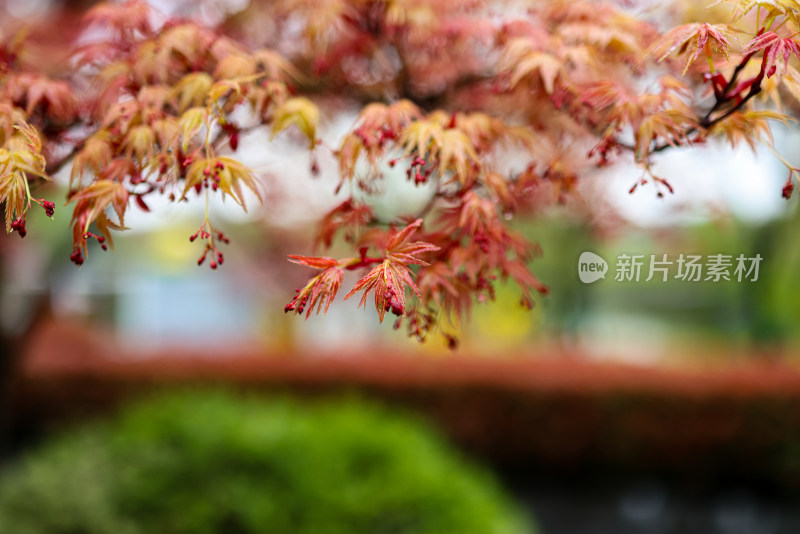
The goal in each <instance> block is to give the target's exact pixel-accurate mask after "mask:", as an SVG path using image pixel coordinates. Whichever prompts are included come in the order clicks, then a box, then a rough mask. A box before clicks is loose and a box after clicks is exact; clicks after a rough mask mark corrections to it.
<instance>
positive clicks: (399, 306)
mask: <svg viewBox="0 0 800 534" xmlns="http://www.w3.org/2000/svg"><path fill="white" fill-rule="evenodd" d="M421 225H422V219H417V220H416V221H414V222H413V223H411V224H409V225H408V226H406V227H405V228H403V229H402V230H400V231H399V232H397V233H395V234H394V235H393V236H392V237H391V238H389V241H388V242H387V243H386V259H385V260H384V261H383V263H381V264H380V265H376V266H375V267H374V268H373V269H372V270H371V271H370V272H369V273H367V275H366V276H364V277H363V278H362V279H361V280H359V281H358V282H357V283H356V285H355V286H354V287H353V289H352V291H350V293H348V294H347V295H346V296H345V297H344V298H345V300H346V299H348V298H350V297H352V296H353V295H355V294H356V293H358V292H359V291H363V292H364V294H363V295H361V301H360V302H359V304H358V305H359V306H366V304H367V298H368V296H369V293H370V292H371V291H374V292H375V308H376V309H377V311H378V318H379V319H380V321H381V322H383V318H384V316H385V315H386V312H388V311H391V312H392V313H393V314H395V315H397V316H402V315H403V314H404V313H405V311H406V294H405V293H406V292H405V289H406V286H408V287H409V288H411V290H412V291H413V292H414V293H415V294H416V295H417V298H419V297H420V293H419V289H418V288H417V286H416V284H414V280H413V279H412V277H411V274H412V273H411V269H409V268H408V265H411V264H415V265H428V264H427V263H426V262H424V261H422V260H421V259H419V258H418V257H416V256H417V255H418V254H422V253H424V252H432V251H435V250H438V249H439V247H437V246H436V245H432V244H431V243H426V242H424V241H415V242H409V239H410V238H411V236H412V235H413V234H414V233H415V232H416V231H417V230H418V229H419V227H420V226H421Z"/></svg>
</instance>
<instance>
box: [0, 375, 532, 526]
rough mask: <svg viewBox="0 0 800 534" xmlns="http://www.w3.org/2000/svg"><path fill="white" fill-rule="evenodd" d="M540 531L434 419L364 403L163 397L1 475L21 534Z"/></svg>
mask: <svg viewBox="0 0 800 534" xmlns="http://www.w3.org/2000/svg"><path fill="white" fill-rule="evenodd" d="M532 531H533V529H532V527H530V526H529V525H527V523H526V522H525V521H524V520H522V519H521V518H520V516H519V515H518V514H517V512H516V511H515V510H514V507H513V506H512V505H511V504H510V502H509V500H508V499H507V498H506V497H504V496H503V494H502V493H501V492H500V491H499V489H498V488H497V486H496V485H495V483H494V482H493V481H492V479H491V478H490V477H488V476H487V475H486V474H485V473H483V472H482V471H480V470H478V469H477V468H476V467H474V466H472V465H470V464H468V463H466V462H465V461H464V460H463V459H461V458H460V457H458V455H456V454H455V453H454V452H453V451H452V450H450V449H449V448H448V447H447V446H446V445H445V444H444V443H443V441H442V440H441V439H440V438H438V437H437V435H436V434H435V433H434V432H432V431H431V430H430V429H429V428H427V427H426V426H425V425H423V424H421V423H420V422H418V421H415V420H412V419H410V418H408V417H406V416H400V415H398V414H397V413H395V412H392V411H390V410H389V409H387V408H384V407H376V406H374V405H371V404H368V403H365V402H363V401H357V400H347V401H337V402H335V403H331V402H329V403H327V404H316V405H304V404H302V403H300V402H298V401H293V400H288V399H280V400H271V401H266V400H264V399H258V398H255V397H252V398H242V397H241V396H236V395H233V394H230V393H224V392H219V391H215V392H183V393H180V394H171V395H166V396H157V397H155V398H153V399H150V400H148V401H145V402H142V403H138V404H136V405H134V406H133V407H131V408H129V409H127V410H125V411H123V412H122V413H121V414H120V416H119V417H118V418H116V419H115V420H114V421H112V422H107V423H102V424H94V425H91V426H88V427H85V428H82V429H80V430H76V431H72V432H71V433H69V434H66V435H63V436H62V437H60V438H58V439H55V440H53V441H51V442H50V443H48V444H46V445H45V446H44V447H42V448H41V449H39V450H38V451H36V452H34V453H33V454H31V455H30V456H29V457H27V458H25V459H24V460H23V461H22V462H20V464H19V465H18V466H16V467H15V468H14V469H11V470H9V471H8V472H6V473H4V474H3V475H2V480H0V532H2V533H9V534H10V533H13V534H138V533H148V534H150V533H169V534H179V533H187V534H188V533H191V534H206V533H215V534H240V533H269V534H283V533H285V534H361V533H364V534H383V533H386V534H412V533H413V534H450V533H452V534H472V533H475V534H521V533H530V532H532Z"/></svg>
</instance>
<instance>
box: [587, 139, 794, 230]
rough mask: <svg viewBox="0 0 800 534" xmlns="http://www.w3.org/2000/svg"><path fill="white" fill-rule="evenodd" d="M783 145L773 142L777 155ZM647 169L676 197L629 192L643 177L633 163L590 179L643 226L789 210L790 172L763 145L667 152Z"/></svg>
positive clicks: (648, 189) (761, 218) (753, 217)
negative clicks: (723, 214) (724, 214)
mask: <svg viewBox="0 0 800 534" xmlns="http://www.w3.org/2000/svg"><path fill="white" fill-rule="evenodd" d="M782 135H783V136H784V137H785V133H782ZM792 135H794V136H796V135H797V134H792ZM782 141H783V139H782ZM783 144H784V143H777V142H776V145H778V146H779V148H778V150H779V151H780V147H781V146H782V145H783ZM784 152H785V149H784ZM623 157H624V155H623ZM651 169H652V171H653V173H654V174H655V175H656V176H659V177H661V178H664V179H666V180H667V181H668V182H669V183H670V184H671V185H672V187H673V189H674V191H675V193H674V194H669V193H668V192H667V191H666V189H665V188H663V187H661V188H660V189H659V188H657V187H656V186H655V185H654V184H653V183H652V182H649V183H648V184H645V185H643V186H642V185H640V186H638V187H637V188H636V191H634V192H633V193H632V194H631V193H628V191H629V190H630V188H631V186H632V185H633V184H634V183H636V182H637V181H638V180H639V178H640V177H641V176H642V170H641V169H639V168H637V167H636V166H635V165H634V164H633V163H629V164H624V163H621V164H619V165H615V166H611V167H608V168H606V169H602V170H600V171H598V172H597V173H596V174H595V176H594V177H593V180H597V181H599V183H600V184H602V185H601V186H600V187H598V189H600V190H605V192H606V195H607V198H608V200H609V202H610V203H611V205H612V206H614V208H615V209H616V210H617V211H618V212H619V213H620V214H621V215H622V216H623V217H624V218H625V219H627V220H628V221H630V222H632V223H634V224H637V225H640V226H644V227H663V226H674V225H686V224H694V223H697V222H701V221H704V220H708V219H710V218H712V217H714V216H715V215H716V214H719V213H720V212H728V213H730V214H732V215H734V216H736V217H737V218H740V219H742V220H745V221H748V222H753V223H760V222H765V221H768V220H770V219H773V218H776V217H779V216H781V215H782V214H783V213H784V212H785V211H786V209H787V203H786V200H785V199H784V198H782V197H781V188H782V187H783V183H784V182H785V181H786V177H787V175H788V171H787V170H786V168H785V167H784V166H783V164H782V163H781V162H780V161H779V160H778V159H777V158H776V157H775V156H774V155H773V154H772V152H771V151H770V150H769V148H767V147H765V146H760V147H758V148H757V150H756V152H755V153H754V152H753V151H751V150H750V149H749V147H747V146H746V145H743V146H740V147H737V148H735V149H734V148H731V147H730V146H729V145H727V144H722V143H721V142H710V143H709V145H708V146H694V147H690V148H677V149H668V150H666V151H664V152H663V153H660V154H656V155H654V156H653V165H652V167H651ZM598 185H599V184H598ZM659 190H660V191H662V192H664V196H663V197H662V198H658V197H657V195H656V193H657V192H658V191H659Z"/></svg>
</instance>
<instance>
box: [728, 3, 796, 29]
mask: <svg viewBox="0 0 800 534" xmlns="http://www.w3.org/2000/svg"><path fill="white" fill-rule="evenodd" d="M733 3H734V4H736V8H735V9H734V12H733V22H737V21H739V20H741V18H742V17H744V16H745V15H747V14H748V13H749V12H750V11H752V10H753V8H760V9H763V10H764V11H762V13H763V17H764V18H763V19H762V20H769V19H770V18H774V17H778V16H782V17H786V19H787V20H789V21H791V22H792V24H794V26H795V28H798V27H800V21H798V18H797V12H798V11H800V3H798V2H797V1H796V0H736V1H735V2H733Z"/></svg>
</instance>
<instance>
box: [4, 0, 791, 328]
mask: <svg viewBox="0 0 800 534" xmlns="http://www.w3.org/2000/svg"><path fill="white" fill-rule="evenodd" d="M724 5H725V6H727V8H728V16H729V22H728V23H710V22H706V21H702V20H700V21H687V22H686V23H685V24H680V25H678V26H677V27H674V28H669V27H663V26H659V25H658V24H656V23H654V22H653V21H648V20H646V18H645V17H643V16H639V15H637V14H636V13H637V12H636V11H635V9H632V8H630V7H629V6H628V3H627V2H626V3H623V2H620V5H617V4H614V3H602V2H593V1H589V0H581V1H568V0H551V1H547V2H537V3H534V4H533V5H532V6H530V7H528V8H526V9H525V10H520V9H518V6H516V4H505V3H503V2H489V1H487V2H483V1H480V0H474V1H470V2H460V1H455V0H443V1H441V0H440V1H437V2H431V1H429V0H356V1H352V2H345V1H342V0H324V1H311V0H279V1H277V2H269V3H254V4H253V5H251V6H249V7H248V8H246V9H245V11H244V12H242V13H238V14H234V15H232V16H229V17H228V18H227V20H225V21H224V22H222V23H220V24H218V25H214V26H211V25H207V24H203V23H201V22H200V19H198V18H196V17H195V18H193V17H191V16H187V17H178V16H164V15H163V14H159V13H157V12H156V11H155V10H153V9H152V8H150V7H148V6H147V5H146V4H144V3H141V2H138V1H127V2H122V3H109V4H100V5H97V6H95V7H93V8H92V9H91V10H89V12H88V13H86V14H85V17H84V18H83V22H82V25H81V26H80V28H81V29H80V31H78V32H77V33H76V35H74V36H73V37H72V38H71V39H70V42H69V43H67V44H66V45H64V48H68V49H69V58H68V60H67V61H61V62H59V63H58V64H54V63H53V62H42V61H32V60H31V57H35V54H30V53H29V52H28V51H29V50H35V49H36V45H37V43H36V40H35V39H32V38H31V39H25V38H24V37H23V36H21V35H20V34H15V33H9V34H7V35H6V36H5V37H4V38H3V42H2V47H0V68H1V69H2V71H3V78H2V80H1V81H0V142H2V149H0V165H1V166H2V174H0V202H1V203H3V204H4V209H5V221H6V230H7V231H12V232H14V231H15V232H18V233H19V235H20V236H24V235H25V221H26V217H27V214H28V211H29V209H30V207H31V206H32V204H33V203H36V204H39V205H40V206H42V208H44V210H45V211H46V212H47V214H48V215H52V213H53V209H54V205H53V203H52V202H51V201H48V200H45V199H41V198H35V197H34V196H32V194H31V188H30V187H29V182H34V181H37V180H40V179H48V176H50V175H52V174H53V173H54V172H55V171H57V170H58V169H60V168H61V167H63V166H71V172H70V189H69V197H68V200H69V203H70V205H71V206H72V220H71V224H72V229H73V231H72V235H73V253H72V260H73V261H74V262H75V263H77V264H81V263H83V262H84V261H85V259H86V257H87V254H88V249H89V241H90V240H92V239H94V240H96V241H97V242H98V243H99V245H100V246H101V247H102V248H105V247H106V242H110V241H111V237H112V233H113V232H114V231H116V230H121V229H123V228H124V226H125V222H124V219H125V215H126V212H127V211H128V209H141V210H145V211H148V209H149V208H148V204H147V202H148V199H149V198H150V197H151V196H153V195H164V196H166V197H168V198H169V199H170V200H173V201H175V202H178V201H181V200H184V199H186V198H188V197H193V196H200V197H205V198H206V199H208V198H209V197H210V196H211V195H221V196H222V197H230V198H231V199H232V200H233V201H235V202H236V203H238V204H240V205H241V207H242V209H246V196H247V195H246V192H248V191H249V192H251V193H253V194H255V196H256V197H259V198H261V193H262V187H263V185H262V182H261V181H260V179H259V177H258V176H257V175H256V174H255V173H254V172H253V171H252V170H250V169H248V168H247V167H246V166H244V165H243V164H242V163H241V162H240V161H239V160H238V159H237V149H238V145H239V139H240V137H241V136H242V135H245V134H246V133H247V132H250V131H253V130H256V129H259V128H265V129H268V130H269V131H270V132H271V134H272V136H273V137H274V136H276V135H281V134H282V132H284V131H287V130H289V131H294V132H296V133H299V134H301V135H302V136H303V137H304V138H305V140H306V142H307V143H308V147H309V151H310V154H309V160H308V164H309V165H310V166H311V168H312V171H314V172H317V171H318V170H319V169H318V166H317V163H316V157H317V155H318V153H319V151H329V152H330V153H331V154H332V155H333V156H334V157H335V158H336V160H337V162H338V172H339V186H338V189H337V191H348V192H349V193H350V194H349V196H348V198H346V200H344V201H343V202H341V203H340V204H339V205H338V206H336V207H335V208H334V209H333V210H331V212H330V213H328V214H327V215H325V216H324V217H323V218H322V220H321V222H320V226H319V230H318V235H317V237H316V242H317V245H318V246H321V247H323V248H330V247H331V245H332V244H333V243H334V242H335V241H336V240H337V239H343V240H344V241H346V242H347V243H348V244H349V245H350V246H351V248H352V251H353V254H352V255H351V256H349V257H344V258H331V257H327V256H319V257H311V256H299V255H293V256H291V257H290V259H291V261H293V262H295V263H298V264H300V265H304V266H308V267H311V268H313V269H316V270H317V271H319V272H318V273H317V274H315V275H314V276H313V277H312V278H311V279H310V281H309V282H308V284H307V285H306V286H305V287H303V288H301V289H298V291H297V295H296V296H295V297H294V298H293V299H292V300H291V302H290V303H289V304H288V305H287V306H286V311H287V312H291V313H295V314H298V315H299V314H303V313H305V315H306V317H309V316H310V315H311V313H312V311H316V313H319V312H320V311H321V310H327V309H328V306H329V305H330V303H331V301H332V300H333V299H334V297H335V296H336V294H337V293H338V291H339V290H340V288H341V286H342V284H343V278H344V277H343V274H344V272H345V271H356V272H358V273H360V274H361V275H362V278H361V279H360V280H359V281H358V282H356V284H355V286H354V287H353V288H352V290H351V291H349V293H348V294H347V296H346V297H345V298H348V297H351V296H355V295H357V294H360V295H361V298H360V305H362V306H365V305H366V304H367V301H368V300H369V298H370V295H372V298H373V299H374V305H375V308H376V311H377V313H378V316H379V319H380V320H381V321H382V320H383V319H384V317H385V314H386V313H389V312H390V313H392V314H394V315H395V316H397V319H396V326H397V327H405V328H406V329H407V330H408V332H409V334H410V335H412V336H416V337H418V338H419V339H424V338H425V337H426V336H427V334H428V333H429V332H430V331H431V330H432V329H435V328H437V325H438V324H439V323H440V322H441V321H442V320H448V319H451V320H452V319H457V318H462V317H465V316H467V315H468V314H469V312H470V309H471V306H472V305H473V303H474V302H475V301H480V300H485V299H491V298H493V294H494V293H493V291H494V289H493V288H494V285H495V284H496V282H497V281H498V280H503V279H510V280H512V281H513V282H515V283H516V284H517V285H518V286H519V287H520V289H521V303H522V304H523V305H524V306H527V307H530V306H532V305H533V302H534V295H535V294H536V293H541V294H545V293H546V292H547V288H546V287H545V286H544V284H542V283H541V282H540V281H539V280H538V278H537V277H536V275H535V274H534V273H533V271H532V270H531V269H530V262H531V260H532V259H534V257H535V256H536V254H537V252H538V249H537V247H536V245H535V244H532V243H528V242H527V241H526V240H525V239H524V238H523V237H522V236H520V235H519V234H517V233H516V232H514V231H513V230H512V229H511V227H510V223H509V221H510V220H511V219H513V218H515V217H526V216H531V215H536V214H538V213H540V212H542V211H543V210H544V209H546V208H547V207H548V206H550V205H553V204H559V203H565V202H568V201H569V200H570V199H571V198H573V197H575V196H576V195H578V194H579V192H577V186H578V184H579V183H580V178H581V176H583V175H585V173H586V172H587V171H589V170H590V169H591V168H593V167H597V166H603V165H608V164H610V163H612V162H614V161H616V160H620V159H629V160H631V161H633V162H635V163H636V164H637V165H638V166H640V167H641V169H642V176H641V179H640V180H638V181H637V182H636V183H635V184H633V185H632V187H631V192H633V191H634V190H635V189H637V188H638V187H640V186H644V185H648V184H651V185H653V186H654V187H655V192H656V194H657V195H658V196H663V195H664V194H665V193H671V192H672V186H671V185H670V184H669V181H668V179H667V177H661V176H656V175H654V174H653V173H652V171H651V163H652V161H653V158H655V157H656V156H657V154H658V153H659V152H662V151H664V150H667V149H669V148H671V147H678V146H683V147H685V146H692V145H698V144H703V143H705V142H706V141H707V140H708V139H709V138H712V137H719V138H722V139H725V140H727V141H729V142H730V143H731V144H732V145H739V144H741V143H742V142H744V143H746V144H748V145H750V146H755V145H756V144H757V143H768V144H769V143H771V139H772V137H771V130H770V121H775V120H777V121H783V122H786V121H788V120H790V117H789V115H788V114H787V113H789V112H790V111H791V107H792V106H794V105H795V102H796V101H797V100H798V98H800V72H798V70H797V67H796V65H797V58H798V57H800V41H799V40H798V37H797V34H798V31H800V19H798V14H799V13H800V5H798V4H797V3H796V2H794V1H788V0H787V1H784V0H770V1H763V2H761V1H751V0H735V1H729V2H726V3H724ZM717 9H719V6H718V7H717ZM332 101H335V102H346V103H347V105H351V106H352V105H356V106H358V108H359V109H360V114H359V116H358V120H357V121H356V123H355V124H354V125H353V126H352V127H351V128H350V130H349V131H348V132H347V133H346V134H345V135H344V136H342V138H341V139H340V140H339V142H338V144H337V145H336V146H327V145H326V144H325V143H321V142H320V141H319V139H318V128H319V127H320V124H321V121H322V120H323V119H324V117H325V114H326V110H327V109H328V107H330V106H331V104H330V102H332ZM511 154H513V155H514V159H515V161H517V160H518V161H522V162H523V164H521V165H519V166H517V167H514V166H512V165H509V164H508V160H509V158H510V155H511ZM779 157H780V156H779ZM781 159H782V158H781ZM395 167H398V168H400V169H403V170H405V172H406V175H407V178H408V180H410V181H412V182H413V183H415V184H417V185H422V184H429V185H433V191H434V193H433V195H432V197H431V199H430V201H429V202H428V203H427V204H426V205H425V206H424V208H422V209H421V210H420V211H419V212H418V213H409V214H407V216H406V217H401V218H398V219H396V220H382V219H381V218H380V217H379V216H378V215H376V214H375V213H374V211H373V210H372V209H371V206H370V205H369V203H368V202H365V201H364V196H363V195H359V194H358V192H359V191H367V192H369V191H373V190H374V189H375V188H379V187H380V184H381V180H382V178H383V176H382V175H383V171H382V169H386V168H395ZM787 167H788V172H789V178H788V180H787V182H786V185H785V186H784V187H783V189H782V191H781V192H776V194H783V195H784V196H785V197H787V198H788V197H789V196H791V194H792V191H793V187H794V184H793V181H794V180H795V179H797V178H798V175H797V171H798V170H797V169H795V168H793V167H791V166H790V165H789V164H788V163H787ZM331 193H332V194H333V193H334V192H333V191H332V192H331ZM206 211H207V213H206V216H205V218H204V220H203V221H202V222H201V225H200V227H199V229H198V231H197V232H196V233H195V234H194V235H192V236H191V240H192V241H199V243H200V244H201V246H202V247H203V248H202V252H201V256H200V258H199V260H198V263H201V264H202V263H204V262H205V261H206V260H208V265H210V267H211V268H214V269H216V268H217V267H218V266H220V265H222V263H223V262H224V256H223V253H222V252H221V251H220V245H221V244H222V243H226V242H227V241H228V238H227V237H226V236H225V234H224V233H223V232H222V231H221V230H219V229H218V228H216V227H215V226H213V225H212V222H211V215H212V214H210V213H208V210H206Z"/></svg>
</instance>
